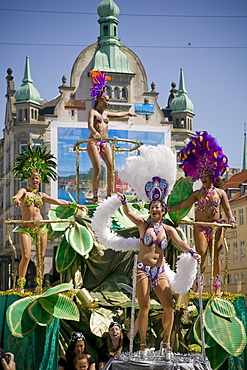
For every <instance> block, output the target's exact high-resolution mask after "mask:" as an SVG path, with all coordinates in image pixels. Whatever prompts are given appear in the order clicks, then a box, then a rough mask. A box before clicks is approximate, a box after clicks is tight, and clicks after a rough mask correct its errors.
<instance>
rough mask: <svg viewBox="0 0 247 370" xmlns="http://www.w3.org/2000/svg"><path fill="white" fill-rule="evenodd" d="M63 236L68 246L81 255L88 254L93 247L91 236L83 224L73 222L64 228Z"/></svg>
mask: <svg viewBox="0 0 247 370" xmlns="http://www.w3.org/2000/svg"><path fill="white" fill-rule="evenodd" d="M65 238H66V239H67V241H68V243H69V244H70V246H71V247H72V248H73V249H74V250H75V251H76V252H77V253H79V254H80V255H81V256H85V255H88V253H89V252H90V250H91V249H92V248H93V238H92V235H91V233H90V232H89V231H88V230H87V228H86V227H85V226H83V225H80V224H78V223H77V222H76V223H75V225H74V227H72V228H71V229H68V230H66V232H65Z"/></svg>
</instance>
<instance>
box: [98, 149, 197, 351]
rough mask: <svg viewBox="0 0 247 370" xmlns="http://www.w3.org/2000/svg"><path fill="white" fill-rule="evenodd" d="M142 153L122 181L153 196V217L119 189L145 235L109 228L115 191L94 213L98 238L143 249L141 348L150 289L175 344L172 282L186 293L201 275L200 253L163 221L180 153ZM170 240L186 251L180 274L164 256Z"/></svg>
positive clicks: (140, 267)
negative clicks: (141, 213) (133, 205)
mask: <svg viewBox="0 0 247 370" xmlns="http://www.w3.org/2000/svg"><path fill="white" fill-rule="evenodd" d="M139 150H140V152H141V155H140V156H130V157H129V158H128V159H127V160H126V165H125V166H124V167H123V168H122V169H121V170H120V171H119V176H120V178H121V179H122V180H123V181H128V183H129V184H130V185H131V186H132V187H133V188H134V189H135V191H136V194H137V196H138V197H139V198H140V199H142V200H144V201H149V202H150V205H149V212H150V218H151V220H149V221H145V220H144V219H143V218H142V217H140V216H138V215H136V214H134V213H133V212H131V211H130V209H129V207H128V204H127V202H126V198H125V196H124V195H123V194H120V193H119V197H120V200H121V203H122V207H123V212H124V214H125V215H126V216H127V217H128V218H129V219H130V220H131V221H132V222H133V223H134V224H135V225H137V227H138V229H139V233H140V239H134V238H128V239H123V238H120V237H118V236H116V235H115V234H114V233H112V232H111V231H110V229H109V217H110V215H111V214H112V213H113V212H114V211H115V210H116V209H117V208H118V207H119V205H120V204H121V203H120V201H119V199H118V196H117V195H116V194H115V195H113V196H112V197H111V198H109V199H107V200H105V201H104V202H103V203H102V204H100V206H99V207H98V208H97V210H96V212H95V214H94V217H93V219H92V227H93V229H94V231H95V234H96V236H97V238H98V240H99V241H100V242H101V243H103V244H105V245H106V246H107V247H109V248H112V249H115V250H129V249H135V250H138V251H139V252H138V262H137V284H136V293H137V298H138V302H139V313H138V326H139V332H140V341H141V345H140V346H141V350H145V349H146V348H147V344H146V332H147V325H148V312H149V305H150V289H151V290H154V292H155V293H156V295H157V296H158V298H159V300H160V303H161V304H162V307H163V308H164V313H163V317H162V324H163V329H164V333H163V342H162V346H163V347H164V348H166V347H170V336H171V330H172V325H173V303H172V293H171V289H170V286H171V288H172V289H173V290H175V291H176V292H178V293H180V294H184V293H185V292H186V291H187V290H188V289H190V287H191V286H192V284H193V281H194V279H195V276H196V266H197V264H196V260H198V261H200V255H199V254H197V253H196V252H195V251H194V250H193V249H191V248H190V247H189V246H188V245H187V244H186V243H185V242H184V241H182V239H181V238H180V237H179V235H178V233H177V231H176V230H175V229H174V228H173V227H171V226H168V225H165V224H164V223H162V218H163V217H164V215H165V214H166V212H167V207H166V204H165V202H164V199H165V197H166V195H167V194H168V192H169V191H171V188H172V186H173V184H174V182H175V175H176V159H175V155H174V153H173V152H172V151H171V150H170V149H169V148H167V147H166V146H165V145H158V146H157V147H154V146H146V145H143V146H141V147H140V149H139ZM169 240H173V241H174V242H175V243H176V245H177V246H178V247H179V248H181V250H183V251H184V252H187V253H183V254H182V257H181V258H180V260H179V261H178V264H177V274H175V273H174V272H173V271H171V270H170V268H169V265H168V264H167V263H166V262H165V260H164V249H165V248H167V246H168V243H169Z"/></svg>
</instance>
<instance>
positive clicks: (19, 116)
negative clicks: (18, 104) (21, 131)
mask: <svg viewBox="0 0 247 370" xmlns="http://www.w3.org/2000/svg"><path fill="white" fill-rule="evenodd" d="M18 120H19V121H22V109H20V110H19V114H18Z"/></svg>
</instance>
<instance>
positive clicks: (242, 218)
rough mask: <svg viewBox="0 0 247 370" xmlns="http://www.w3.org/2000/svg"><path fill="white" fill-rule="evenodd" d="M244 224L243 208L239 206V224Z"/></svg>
mask: <svg viewBox="0 0 247 370" xmlns="http://www.w3.org/2000/svg"><path fill="white" fill-rule="evenodd" d="M242 225H244V210H243V208H239V226H242Z"/></svg>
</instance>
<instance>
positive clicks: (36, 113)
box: [35, 110, 38, 120]
mask: <svg viewBox="0 0 247 370" xmlns="http://www.w3.org/2000/svg"><path fill="white" fill-rule="evenodd" d="M35 119H36V120H37V119H38V112H37V111H36V110H35Z"/></svg>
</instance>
